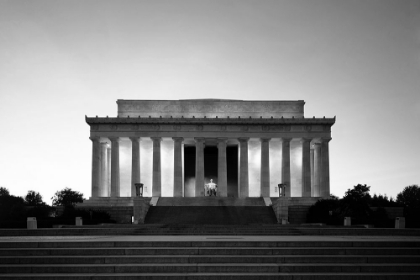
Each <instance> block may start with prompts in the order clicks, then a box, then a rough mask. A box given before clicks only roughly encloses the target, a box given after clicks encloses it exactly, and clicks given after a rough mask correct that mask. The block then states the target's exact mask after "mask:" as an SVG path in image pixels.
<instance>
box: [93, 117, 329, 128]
mask: <svg viewBox="0 0 420 280" xmlns="http://www.w3.org/2000/svg"><path fill="white" fill-rule="evenodd" d="M85 120H86V123H87V124H89V125H93V124H195V125H199V124H202V125H204V124H207V125H208V124H213V125H214V124H219V125H220V124H225V125H238V124H246V125H262V124H263V125H270V124H295V125H297V124H306V125H309V124H320V125H331V126H332V125H333V124H334V123H335V120H336V117H334V118H325V117H324V118H315V117H314V118H294V117H292V118H140V117H138V118H130V117H126V118H118V117H116V118H109V117H105V118H103V117H93V118H90V117H87V116H85Z"/></svg>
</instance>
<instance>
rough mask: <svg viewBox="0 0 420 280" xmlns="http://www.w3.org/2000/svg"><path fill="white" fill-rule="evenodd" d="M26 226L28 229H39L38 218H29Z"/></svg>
mask: <svg viewBox="0 0 420 280" xmlns="http://www.w3.org/2000/svg"><path fill="white" fill-rule="evenodd" d="M26 226H27V228H28V229H37V228H38V225H37V222H36V218H35V217H28V219H27V220H26Z"/></svg>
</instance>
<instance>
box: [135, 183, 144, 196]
mask: <svg viewBox="0 0 420 280" xmlns="http://www.w3.org/2000/svg"><path fill="white" fill-rule="evenodd" d="M134 185H135V186H136V196H140V197H143V184H142V183H136V184H134Z"/></svg>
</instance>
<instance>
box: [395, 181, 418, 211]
mask: <svg viewBox="0 0 420 280" xmlns="http://www.w3.org/2000/svg"><path fill="white" fill-rule="evenodd" d="M397 202H398V203H400V204H401V205H403V206H404V215H405V216H406V217H410V218H411V217H412V218H418V216H419V215H420V187H419V186H418V185H411V186H408V187H405V188H404V190H403V191H402V192H400V193H399V194H398V195H397Z"/></svg>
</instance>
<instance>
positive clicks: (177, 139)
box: [172, 137, 184, 142]
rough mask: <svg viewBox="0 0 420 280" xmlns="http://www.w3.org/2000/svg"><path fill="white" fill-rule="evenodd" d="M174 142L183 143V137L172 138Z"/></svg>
mask: <svg viewBox="0 0 420 280" xmlns="http://www.w3.org/2000/svg"><path fill="white" fill-rule="evenodd" d="M172 139H173V140H174V141H175V142H182V141H184V137H172Z"/></svg>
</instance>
